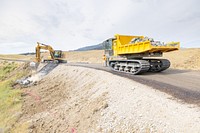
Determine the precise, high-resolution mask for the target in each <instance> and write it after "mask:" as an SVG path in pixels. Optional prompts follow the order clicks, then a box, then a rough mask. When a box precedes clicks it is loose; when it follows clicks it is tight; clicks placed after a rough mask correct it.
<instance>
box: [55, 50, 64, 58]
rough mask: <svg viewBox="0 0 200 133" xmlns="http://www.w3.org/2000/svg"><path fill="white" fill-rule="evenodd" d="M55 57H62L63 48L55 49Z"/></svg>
mask: <svg viewBox="0 0 200 133" xmlns="http://www.w3.org/2000/svg"><path fill="white" fill-rule="evenodd" d="M54 57H55V58H62V51H61V50H55V51H54Z"/></svg>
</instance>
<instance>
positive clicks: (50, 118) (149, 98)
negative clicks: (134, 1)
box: [13, 65, 200, 133]
mask: <svg viewBox="0 0 200 133" xmlns="http://www.w3.org/2000/svg"><path fill="white" fill-rule="evenodd" d="M25 91H26V92H27V93H26V94H28V95H26V96H24V97H23V99H24V103H23V116H22V117H21V118H20V120H19V121H18V123H17V124H16V125H15V128H14V129H13V131H16V132H24V131H28V132H74V131H76V132H82V133H83V132H198V131H200V127H199V123H200V111H199V108H197V107H195V106H192V105H187V104H182V103H180V102H178V101H176V100H172V98H171V96H169V95H167V94H164V93H162V92H158V91H156V90H154V89H152V88H150V87H147V86H145V85H142V84H139V83H137V82H134V81H131V80H129V79H126V78H122V77H119V76H115V75H113V74H110V73H107V72H103V71H98V70H93V69H88V68H80V67H72V66H66V65H59V66H58V67H56V68H55V69H54V70H53V71H52V72H50V73H49V74H48V75H46V76H45V77H44V78H43V79H42V80H41V81H39V82H38V84H37V85H36V86H32V87H30V88H26V89H25Z"/></svg>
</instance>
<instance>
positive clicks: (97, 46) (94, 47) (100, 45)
mask: <svg viewBox="0 0 200 133" xmlns="http://www.w3.org/2000/svg"><path fill="white" fill-rule="evenodd" d="M102 49H103V45H102V43H101V44H97V45H91V46H86V47H82V48H79V49H76V50H74V51H89V50H102Z"/></svg>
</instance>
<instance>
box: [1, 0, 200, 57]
mask: <svg viewBox="0 0 200 133" xmlns="http://www.w3.org/2000/svg"><path fill="white" fill-rule="evenodd" d="M199 4H200V2H199V1H198V0H190V1H184V2H183V1H182V0H168V1H165V0H109V1H106V0H101V1H94V0H84V1H81V0H42V1H41V0H34V1H33V0H32V1H31V0H29V1H27V0H18V1H16V0H9V1H6V0H1V5H0V18H1V19H0V53H5V51H10V52H26V51H28V50H30V48H32V49H33V50H34V47H35V45H36V42H37V41H39V42H43V43H47V44H51V45H52V46H53V47H54V48H55V49H63V50H70V49H76V48H79V47H82V46H86V45H90V44H91V45H92V44H97V43H100V42H102V41H103V40H105V39H107V38H109V37H113V35H114V34H115V33H120V34H132V35H145V36H150V37H153V38H155V39H160V40H162V41H181V42H182V46H183V47H199V46H200V45H199V43H198V40H199V38H200V10H199V8H198V5H199ZM19 42H20V43H21V42H22V43H23V44H25V45H23V46H22V45H19ZM8 44H12V45H13V46H14V45H15V46H16V47H14V48H13V49H12V50H10V49H9V50H5V49H7V47H6V46H5V45H8ZM22 49H23V50H24V51H22Z"/></svg>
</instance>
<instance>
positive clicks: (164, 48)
mask: <svg viewBox="0 0 200 133" xmlns="http://www.w3.org/2000/svg"><path fill="white" fill-rule="evenodd" d="M103 47H104V51H105V52H104V53H105V56H106V57H107V58H109V61H108V65H109V67H110V68H111V69H112V70H114V71H119V72H124V73H130V74H141V73H145V72H161V71H164V70H166V69H168V68H169V67H170V61H169V60H167V59H161V58H150V57H162V55H163V53H164V52H170V51H175V50H179V49H180V42H170V43H163V42H160V41H154V39H153V38H148V37H144V36H129V35H119V34H116V35H115V37H114V38H110V39H107V40H106V41H104V42H103Z"/></svg>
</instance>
